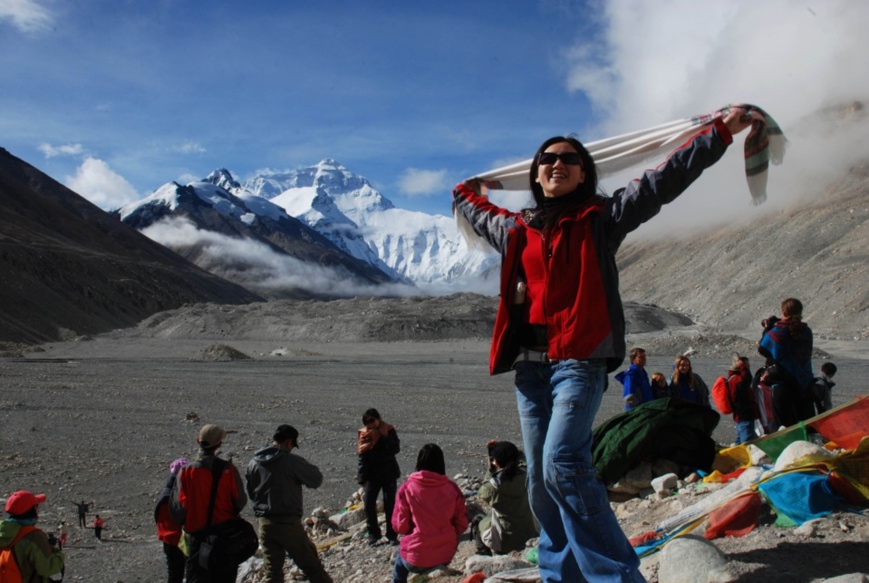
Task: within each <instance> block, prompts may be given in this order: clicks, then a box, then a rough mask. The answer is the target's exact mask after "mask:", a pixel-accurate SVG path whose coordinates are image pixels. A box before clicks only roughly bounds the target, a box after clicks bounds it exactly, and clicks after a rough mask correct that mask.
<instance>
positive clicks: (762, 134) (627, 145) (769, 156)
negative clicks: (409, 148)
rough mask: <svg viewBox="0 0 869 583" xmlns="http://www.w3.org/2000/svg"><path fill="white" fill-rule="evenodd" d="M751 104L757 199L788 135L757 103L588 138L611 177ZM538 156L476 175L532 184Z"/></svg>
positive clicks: (751, 163)
mask: <svg viewBox="0 0 869 583" xmlns="http://www.w3.org/2000/svg"><path fill="white" fill-rule="evenodd" d="M733 107H740V108H744V109H746V110H747V111H746V113H747V115H749V116H751V119H752V124H751V130H750V131H749V133H748V137H747V138H746V139H745V174H746V178H747V179H748V188H749V191H750V192H751V199H752V202H753V203H754V204H755V205H758V204H761V203H763V201H765V200H766V181H767V169H768V168H769V162H770V161H771V162H772V163H773V164H781V162H782V159H783V158H784V151H785V146H786V144H787V140H786V139H785V137H784V134H783V133H782V131H781V128H780V127H779V125H778V123H776V121H775V120H774V119H773V118H772V117H771V116H770V115H769V114H768V113H766V112H765V111H763V110H762V109H760V108H759V107H756V106H754V105H745V104H740V105H728V106H727V107H723V108H721V109H719V110H718V111H715V112H713V113H709V114H705V115H699V116H695V117H691V118H688V119H680V120H677V121H671V122H669V123H665V124H661V125H659V126H655V127H653V128H648V129H645V130H640V131H636V132H631V133H629V134H623V135H620V136H615V137H613V138H606V139H603V140H598V141H596V142H590V143H588V144H585V147H586V148H588V151H589V153H590V154H591V157H592V158H593V159H594V163H595V165H596V166H597V175H598V178H605V177H607V176H610V175H612V174H615V173H616V172H618V171H620V170H624V169H625V168H629V167H631V166H633V165H634V164H638V163H640V162H642V161H645V160H649V159H652V158H655V157H657V156H660V155H661V154H663V153H664V152H667V153H669V152H670V151H672V149H673V148H674V147H676V146H680V145H682V144H684V143H685V142H687V141H688V140H690V139H692V138H693V137H694V136H696V135H697V134H699V133H701V132H704V131H705V130H706V129H707V128H708V127H709V126H710V125H712V124H713V122H714V120H715V119H717V118H723V117H725V116H726V115H727V114H728V113H729V112H730V109H731V108H733ZM532 161H533V160H531V159H529V160H525V161H523V162H517V163H516V164H511V165H509V166H504V167H502V168H496V169H495V170H489V171H488V172H483V173H481V174H478V175H477V176H475V178H479V179H481V180H483V181H485V183H486V186H487V187H489V188H491V189H493V190H528V189H529V184H528V173H529V172H530V170H531V163H532Z"/></svg>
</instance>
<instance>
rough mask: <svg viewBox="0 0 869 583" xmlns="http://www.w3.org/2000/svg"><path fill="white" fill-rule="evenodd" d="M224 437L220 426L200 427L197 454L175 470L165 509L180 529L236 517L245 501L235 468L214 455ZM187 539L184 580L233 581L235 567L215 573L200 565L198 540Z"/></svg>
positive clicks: (193, 529) (202, 582)
mask: <svg viewBox="0 0 869 583" xmlns="http://www.w3.org/2000/svg"><path fill="white" fill-rule="evenodd" d="M224 437H226V431H225V430H224V429H223V428H222V427H220V426H218V425H213V424H208V425H205V426H203V427H202V429H200V430H199V436H198V437H197V439H196V441H197V442H198V443H199V449H200V451H199V456H198V457H197V458H196V459H195V460H194V461H193V462H191V463H189V464H187V465H185V466H184V467H183V468H181V470H180V471H179V472H178V477H177V479H176V481H175V485H174V487H173V489H172V497H171V499H170V501H169V510H170V512H171V514H172V518H174V519H175V521H176V522H177V523H178V524H180V525H181V526H183V527H184V532H187V533H191V534H192V533H195V532H197V531H199V530H201V529H203V528H205V527H206V526H207V525H208V524H209V523H210V524H211V525H218V524H222V523H224V522H228V521H230V520H234V519H236V518H239V513H240V512H241V510H242V508H244V506H245V504H247V496H246V495H245V493H244V484H243V483H242V481H241V475H240V474H239V472H238V469H236V467H235V466H234V465H233V464H232V462H229V461H225V460H222V459H219V458H218V457H217V450H218V449H219V448H220V446H221V445H223V438H224ZM215 473H217V474H218V475H219V478H218V479H219V481H218V485H217V494H216V496H215V499H214V509H213V511H212V513H211V517H210V518H211V520H210V521H209V516H208V509H209V502H210V500H211V490H212V484H213V481H214V475H215ZM189 541H190V543H189V545H188V552H189V554H188V556H187V565H186V568H185V572H186V576H187V583H235V577H236V571H237V568H236V569H221V572H219V573H216V572H211V571H210V570H208V569H206V568H204V567H202V566H201V565H200V561H199V547H200V544H201V541H200V540H198V539H197V538H196V537H195V536H191V537H190V538H189ZM212 570H213V569H212Z"/></svg>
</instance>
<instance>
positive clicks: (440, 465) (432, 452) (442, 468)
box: [416, 443, 447, 476]
mask: <svg viewBox="0 0 869 583" xmlns="http://www.w3.org/2000/svg"><path fill="white" fill-rule="evenodd" d="M420 470H427V471H429V472H434V473H436V474H440V475H442V476H445V475H446V474H447V464H446V462H444V452H443V450H442V449H441V448H439V447H438V446H437V445H435V444H434V443H427V444H425V445H424V446H422V449H420V450H419V455H418V456H417V457H416V471H417V472H418V471H420Z"/></svg>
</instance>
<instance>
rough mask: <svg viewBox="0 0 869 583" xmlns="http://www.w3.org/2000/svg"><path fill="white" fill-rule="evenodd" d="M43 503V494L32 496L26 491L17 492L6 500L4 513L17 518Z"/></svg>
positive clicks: (32, 494)
mask: <svg viewBox="0 0 869 583" xmlns="http://www.w3.org/2000/svg"><path fill="white" fill-rule="evenodd" d="M43 502H45V494H34V493H32V492H28V491H27V490H18V491H17V492H15V493H13V494H12V495H11V496H10V497H9V498H7V499H6V512H8V513H9V514H12V515H14V516H18V515H19V514H24V513H26V512H27V511H28V510H30V509H31V508H33V507H34V506H36V505H37V504H42V503H43Z"/></svg>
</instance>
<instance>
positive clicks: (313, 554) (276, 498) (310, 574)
mask: <svg viewBox="0 0 869 583" xmlns="http://www.w3.org/2000/svg"><path fill="white" fill-rule="evenodd" d="M272 439H273V443H272V445H270V446H268V447H264V448H262V449H261V450H259V451H257V452H256V453H255V454H254V456H253V459H252V460H250V463H249V464H248V466H247V475H246V478H247V493H248V496H250V499H251V500H252V501H253V510H254V514H256V516H257V520H258V522H259V537H260V543H261V544H262V547H263V562H264V563H265V570H266V573H267V574H268V575H267V576H268V579H267V581H268V582H269V583H283V581H284V554H285V553H286V554H289V555H290V558H291V559H293V561H294V562H295V563H296V565H298V566H299V568H300V569H301V570H302V572H303V573H304V574H305V576H306V577H307V578H308V579H309V580H310V581H311V583H332V578H331V577H330V576H329V575H328V573H326V570H325V569H324V568H323V564H322V563H321V562H320V557H319V556H318V555H317V547H315V546H314V543H312V542H311V540H310V539H309V538H308V534H307V533H306V532H305V527H304V526H303V525H302V486H307V487H308V488H318V487H319V486H320V484H322V483H323V474H322V473H320V470H319V469H318V468H317V466H315V465H314V464H312V463H309V462H308V461H307V460H305V458H303V457H301V456H298V455H296V454H294V453H292V450H293V449H294V448H297V447H299V443H298V439H299V432H298V431H297V430H296V428H295V427H293V426H292V425H281V426H279V427H278V428H277V430H275V434H274V436H273V438H272Z"/></svg>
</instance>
